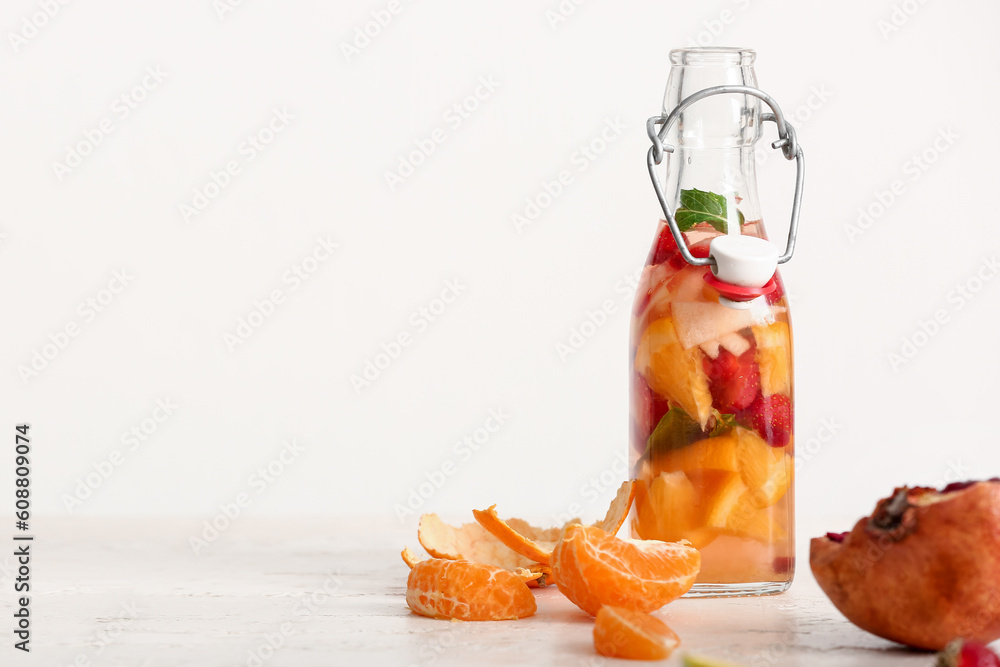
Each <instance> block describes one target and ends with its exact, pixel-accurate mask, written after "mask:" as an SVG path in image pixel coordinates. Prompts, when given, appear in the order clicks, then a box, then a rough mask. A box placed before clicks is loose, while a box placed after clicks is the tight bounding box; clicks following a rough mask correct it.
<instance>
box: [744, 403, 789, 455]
mask: <svg viewBox="0 0 1000 667" xmlns="http://www.w3.org/2000/svg"><path fill="white" fill-rule="evenodd" d="M743 418H744V419H745V420H746V421H749V422H750V425H751V426H753V428H754V430H756V431H757V433H758V434H760V437H762V438H763V439H764V440H766V441H767V443H768V444H769V445H771V446H772V447H784V446H785V445H787V444H788V441H789V440H791V439H792V423H793V418H792V401H791V400H790V399H789V398H788V397H787V396H785V395H784V394H772V395H770V396H768V397H767V398H764V397H763V396H760V397H758V398H757V400H755V401H754V402H753V403H751V404H750V407H749V408H747V409H746V411H745V412H744V413H743Z"/></svg>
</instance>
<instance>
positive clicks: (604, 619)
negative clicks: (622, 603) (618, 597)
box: [594, 606, 681, 660]
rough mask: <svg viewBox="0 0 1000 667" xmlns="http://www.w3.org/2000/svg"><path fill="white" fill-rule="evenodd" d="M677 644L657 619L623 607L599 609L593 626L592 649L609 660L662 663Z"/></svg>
mask: <svg viewBox="0 0 1000 667" xmlns="http://www.w3.org/2000/svg"><path fill="white" fill-rule="evenodd" d="M680 643H681V640H680V637H678V636H677V634H676V633H675V632H674V631H673V630H671V629H670V627H669V626H668V625H667V624H666V623H664V622H663V621H661V620H660V619H658V618H656V617H654V616H650V615H649V614H644V613H642V612H640V611H633V610H632V609H627V608H624V607H611V606H604V607H601V608H600V610H599V611H598V612H597V619H596V621H595V622H594V648H595V649H596V650H597V652H598V653H600V654H601V655H606V656H608V657H609V658H629V659H632V660H663V659H664V658H668V657H670V654H671V653H673V652H674V649H676V648H677V647H678V646H680Z"/></svg>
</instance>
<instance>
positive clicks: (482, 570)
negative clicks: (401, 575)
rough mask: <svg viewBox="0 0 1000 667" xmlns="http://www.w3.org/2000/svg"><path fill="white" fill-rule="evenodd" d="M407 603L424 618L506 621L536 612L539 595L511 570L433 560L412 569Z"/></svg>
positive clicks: (461, 562) (408, 584)
mask: <svg viewBox="0 0 1000 667" xmlns="http://www.w3.org/2000/svg"><path fill="white" fill-rule="evenodd" d="M406 604H407V605H409V607H410V609H412V610H413V611H414V612H416V613H418V614H420V615H422V616H430V617H431V618H453V619H457V620H459V621H506V620H513V619H516V618H524V617H525V616H531V615H532V614H534V613H535V609H536V605H535V596H534V595H533V594H532V592H531V590H530V589H529V588H528V587H527V586H525V584H524V582H523V581H521V579H520V578H519V577H518V576H517V575H516V574H514V573H513V572H510V571H508V570H504V569H501V568H499V567H493V566H492V565H483V564H482V563H473V562H471V561H467V560H445V559H442V558H430V559H428V560H422V561H419V562H418V563H416V564H415V565H414V566H413V569H411V570H410V576H409V578H408V579H407V580H406Z"/></svg>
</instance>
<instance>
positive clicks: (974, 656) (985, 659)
mask: <svg viewBox="0 0 1000 667" xmlns="http://www.w3.org/2000/svg"><path fill="white" fill-rule="evenodd" d="M937 664H938V667H1000V657H997V654H996V653H994V652H993V651H991V650H990V649H989V648H988V647H987V646H986V645H985V644H980V643H979V642H972V641H963V640H961V639H956V640H955V641H953V642H950V643H949V644H948V645H947V646H946V647H945V648H944V650H943V651H941V652H940V653H938V659H937Z"/></svg>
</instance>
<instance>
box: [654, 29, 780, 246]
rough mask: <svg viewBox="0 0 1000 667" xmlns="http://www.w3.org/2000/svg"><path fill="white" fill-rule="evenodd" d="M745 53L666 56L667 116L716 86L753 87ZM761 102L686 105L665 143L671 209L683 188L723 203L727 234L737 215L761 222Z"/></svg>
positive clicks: (714, 100)
mask: <svg viewBox="0 0 1000 667" xmlns="http://www.w3.org/2000/svg"><path fill="white" fill-rule="evenodd" d="M755 57H756V54H755V53H754V52H753V51H751V50H749V49H735V48H722V47H717V48H697V49H679V50H675V51H671V52H670V62H671V67H670V76H669V78H668V79H667V89H666V92H665V93H664V96H663V113H664V114H669V113H670V112H671V111H672V110H673V109H674V108H675V107H677V106H678V105H679V104H680V102H681V101H682V100H683V99H685V98H686V97H688V96H690V95H692V94H694V93H696V92H698V91H700V90H704V89H705V88H710V87H713V86H720V85H741V86H750V87H754V88H756V87H757V76H756V74H755V73H754V69H753V61H754V59H755ZM760 118H761V107H760V100H759V99H758V98H756V97H753V96H750V95H738V94H726V95H715V96H712V97H708V98H705V99H702V100H700V101H698V102H696V103H694V104H693V105H691V106H689V107H687V109H685V110H684V111H683V112H682V113H681V114H680V116H679V117H678V118H677V120H676V122H675V123H673V124H672V126H671V127H670V130H669V131H668V132H667V136H666V137H665V138H664V142H665V143H666V144H669V145H671V146H673V147H674V152H673V153H667V154H666V156H665V160H664V161H665V163H666V181H665V182H664V192H665V193H666V195H667V197H668V200H669V201H672V202H674V205H675V206H678V205H679V202H680V201H681V191H682V190H693V189H697V190H703V191H707V192H711V193H714V194H717V195H722V196H723V197H725V199H726V212H727V217H728V219H729V222H730V224H729V225H728V227H729V233H731V234H733V233H739V225H738V224H737V223H738V216H739V213H742V214H743V216H744V219H745V220H746V221H758V220H760V218H761V213H760V203H759V202H760V200H759V198H758V195H757V169H756V163H755V161H754V151H755V146H756V144H757V141H758V139H760V137H761V120H760Z"/></svg>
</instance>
